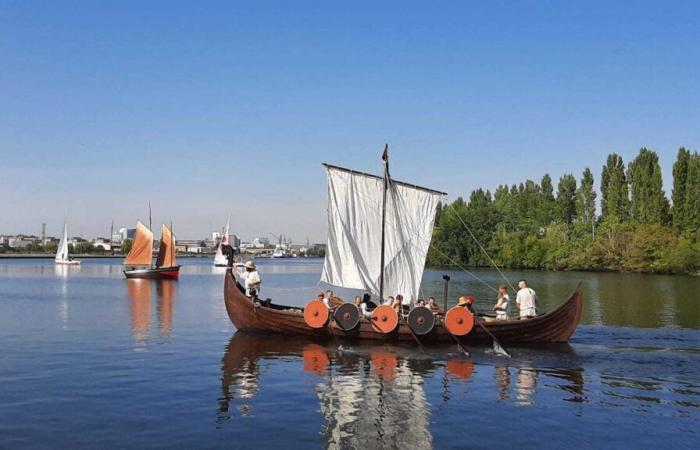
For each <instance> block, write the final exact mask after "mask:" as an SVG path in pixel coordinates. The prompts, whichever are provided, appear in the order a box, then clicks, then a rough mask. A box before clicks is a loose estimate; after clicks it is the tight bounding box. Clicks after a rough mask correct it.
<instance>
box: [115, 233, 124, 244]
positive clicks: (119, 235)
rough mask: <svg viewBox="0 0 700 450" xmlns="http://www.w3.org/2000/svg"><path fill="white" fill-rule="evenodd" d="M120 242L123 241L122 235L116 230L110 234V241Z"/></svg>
mask: <svg viewBox="0 0 700 450" xmlns="http://www.w3.org/2000/svg"><path fill="white" fill-rule="evenodd" d="M122 242H124V237H123V236H122V234H121V233H119V232H117V233H114V234H113V235H112V243H114V244H121V243H122Z"/></svg>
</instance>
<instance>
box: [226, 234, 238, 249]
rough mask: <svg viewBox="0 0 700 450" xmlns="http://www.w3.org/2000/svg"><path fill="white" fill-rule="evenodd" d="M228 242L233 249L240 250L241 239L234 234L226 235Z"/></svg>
mask: <svg viewBox="0 0 700 450" xmlns="http://www.w3.org/2000/svg"><path fill="white" fill-rule="evenodd" d="M228 242H229V244H230V245H231V247H233V248H241V239H240V238H239V237H238V236H236V235H235V234H229V235H228Z"/></svg>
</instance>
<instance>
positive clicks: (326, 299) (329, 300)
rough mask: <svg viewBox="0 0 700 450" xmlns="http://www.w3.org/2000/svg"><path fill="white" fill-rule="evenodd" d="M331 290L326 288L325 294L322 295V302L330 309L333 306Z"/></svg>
mask: <svg viewBox="0 0 700 450" xmlns="http://www.w3.org/2000/svg"><path fill="white" fill-rule="evenodd" d="M332 302H333V291H331V290H330V289H328V290H327V291H326V294H325V295H324V296H323V304H324V305H326V308H328V309H331V308H333V303H332Z"/></svg>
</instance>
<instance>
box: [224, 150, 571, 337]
mask: <svg viewBox="0 0 700 450" xmlns="http://www.w3.org/2000/svg"><path fill="white" fill-rule="evenodd" d="M382 159H383V161H384V175H383V176H376V175H371V174H367V173H363V172H359V171H356V170H351V169H346V168H342V167H338V166H333V165H330V164H324V166H325V169H326V176H327V181H328V242H327V248H326V257H325V261H324V265H323V271H322V275H321V281H322V282H324V283H327V284H329V285H333V286H339V287H343V288H350V289H358V290H362V291H365V292H368V293H370V294H372V295H375V296H378V298H379V299H383V298H384V293H385V292H391V293H402V294H403V295H404V296H407V298H413V299H416V298H418V295H419V290H420V283H421V279H422V276H423V270H424V266H425V260H426V256H427V253H428V247H429V246H430V241H431V238H432V232H433V227H434V220H435V213H436V210H437V206H438V203H439V202H440V200H441V199H442V198H443V196H445V195H446V194H445V193H444V192H440V191H437V190H433V189H428V188H425V187H421V186H416V185H413V184H410V183H405V182H401V181H397V180H394V179H393V178H391V176H390V175H389V164H388V154H387V149H385V150H384V155H383V156H382ZM232 266H233V256H232V252H231V254H230V256H229V267H228V269H227V271H226V275H225V283H224V299H225V304H226V310H227V312H228V315H229V318H230V319H231V322H233V324H234V325H235V326H236V328H238V329H240V330H250V331H265V332H275V333H283V334H288V335H303V336H310V337H314V338H318V339H326V340H327V339H337V338H347V339H361V340H384V341H390V342H400V341H405V342H418V343H419V344H429V343H450V342H452V343H454V342H455V340H456V341H458V342H459V343H464V344H469V343H480V342H482V343H488V342H491V340H492V339H493V338H494V337H495V338H497V339H499V340H501V341H502V342H506V343H515V344H520V343H522V344H526V343H551V342H567V341H568V340H569V338H570V337H571V336H572V335H573V333H574V331H575V330H576V327H577V325H578V322H579V319H580V317H581V310H582V306H583V290H582V288H581V285H580V284H579V285H578V286H577V287H576V288H575V289H574V290H573V292H572V294H571V295H570V296H569V298H568V299H566V301H565V302H564V303H563V304H561V305H560V306H559V307H558V308H556V309H554V310H553V311H551V312H549V313H547V314H544V315H540V316H537V317H534V318H530V319H524V320H508V321H489V322H485V321H483V320H482V318H481V317H479V316H475V315H474V314H473V313H472V311H471V310H470V309H468V308H464V307H459V306H456V307H453V308H451V309H449V310H448V311H446V313H445V315H444V317H442V316H436V315H434V314H433V313H432V312H431V311H430V309H428V308H427V307H423V306H419V307H415V308H413V309H411V310H410V312H409V313H408V314H406V315H404V314H398V313H397V312H396V311H395V310H394V308H392V307H390V306H388V305H381V306H378V307H377V308H375V309H374V311H372V313H371V317H364V316H363V315H362V314H361V312H360V311H359V310H358V308H357V307H356V306H355V305H354V304H352V303H342V304H341V305H340V306H337V307H334V308H333V309H332V310H329V308H327V307H326V305H325V304H324V303H323V302H322V301H320V300H311V301H309V302H308V303H307V304H306V306H305V307H303V308H299V307H293V306H285V305H278V304H275V303H274V302H269V301H260V300H259V299H257V298H250V297H248V296H246V294H245V290H244V289H243V287H242V286H241V285H240V283H239V282H238V281H237V280H236V278H235V275H234V274H233V269H232ZM380 303H381V302H380Z"/></svg>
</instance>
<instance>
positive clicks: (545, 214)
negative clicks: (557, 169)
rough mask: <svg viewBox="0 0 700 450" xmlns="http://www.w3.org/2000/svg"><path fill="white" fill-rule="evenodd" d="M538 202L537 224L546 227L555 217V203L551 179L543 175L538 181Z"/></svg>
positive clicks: (547, 175)
mask: <svg viewBox="0 0 700 450" xmlns="http://www.w3.org/2000/svg"><path fill="white" fill-rule="evenodd" d="M540 197H541V199H540V202H539V205H538V208H537V210H538V214H537V222H538V225H540V226H545V225H548V224H550V223H551V222H552V220H554V217H555V215H556V209H557V206H556V201H555V200H554V186H553V185H552V177H550V176H549V174H548V173H545V174H544V176H543V177H542V181H540Z"/></svg>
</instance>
